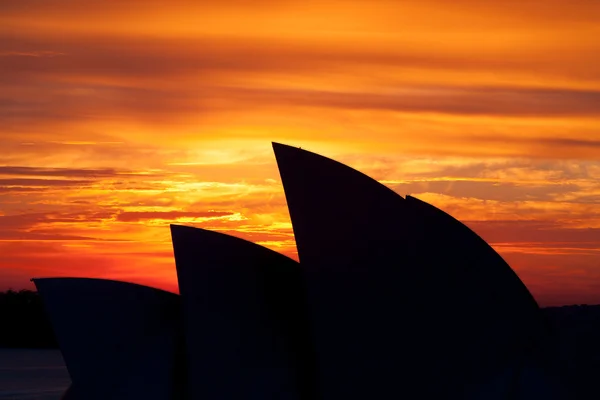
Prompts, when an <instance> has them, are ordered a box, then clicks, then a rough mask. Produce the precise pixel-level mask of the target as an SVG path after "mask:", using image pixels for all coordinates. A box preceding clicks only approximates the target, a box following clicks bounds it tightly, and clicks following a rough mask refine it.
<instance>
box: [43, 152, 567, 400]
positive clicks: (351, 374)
mask: <svg viewBox="0 0 600 400" xmlns="http://www.w3.org/2000/svg"><path fill="white" fill-rule="evenodd" d="M273 148H274V151H275V157H276V159H277V164H278V167H279V171H280V174H281V180H282V182H283V187H284V190H285V195H286V199H287V203H288V207H289V212H290V216H291V220H292V224H293V229H294V235H295V239H296V243H297V249H298V254H299V259H300V262H299V263H298V262H296V261H294V260H292V259H290V258H287V257H285V256H283V255H281V254H279V253H276V252H274V251H272V250H269V249H266V248H264V247H261V246H259V245H257V244H254V243H251V242H248V241H245V240H242V239H239V238H235V237H232V236H227V235H224V234H221V233H216V232H211V231H207V230H203V229H198V228H191V227H185V226H176V225H172V226H171V233H172V239H173V247H174V254H175V265H176V269H177V278H178V282H179V290H180V294H179V295H177V294H174V293H169V292H165V291H162V290H158V289H155V288H151V287H146V286H140V285H136V284H131V283H125V282H117V281H110V280H101V279H81V278H43V279H34V282H35V284H36V286H37V289H38V291H39V293H40V294H41V296H42V298H43V300H44V305H45V307H46V311H47V313H48V315H49V317H50V319H51V322H52V325H53V328H54V331H55V335H56V337H57V340H58V342H59V345H60V349H61V351H62V354H63V357H64V360H65V363H66V365H67V368H68V371H69V374H70V376H71V379H72V387H71V388H70V389H69V390H68V392H67V394H66V395H65V398H68V399H77V400H79V399H86V400H90V399H102V400H106V399H138V398H139V399H144V400H167V399H182V400H184V399H185V400H188V399H191V400H195V399H202V400H215V399H247V400H254V399H256V400H259V399H264V400H275V399H278V400H309V399H310V400H312V399H318V400H354V399H356V400H359V399H360V400H370V399H376V400H377V399H469V400H470V399H486V400H487V399H542V398H543V399H559V398H560V399H562V398H565V399H569V398H571V396H570V395H569V393H568V392H567V391H566V389H565V387H568V385H567V384H565V382H563V380H562V378H561V377H562V374H561V371H560V366H559V364H560V363H558V362H557V360H556V357H555V356H554V355H553V352H552V351H551V350H550V347H549V346H548V338H549V332H548V327H547V325H546V324H545V320H544V318H543V316H542V314H541V312H540V309H539V307H538V305H537V303H536V302H535V300H534V299H533V297H532V296H531V294H530V293H529V291H528V290H527V288H526V287H525V285H524V284H523V283H522V282H521V281H520V280H519V278H518V276H517V275H516V274H515V273H514V272H513V270H512V269H511V268H510V267H509V265H507V264H506V262H505V261H504V260H503V259H502V258H501V257H500V256H499V255H498V254H497V253H496V252H495V251H494V250H493V249H492V248H491V247H490V246H489V245H488V244H487V243H486V242H485V241H484V240H482V239H481V238H480V237H479V236H477V235H476V234H475V233H474V232H473V231H471V230H470V229H469V228H467V227H466V226H465V225H463V224H462V223H461V222H459V221H457V220H456V219H454V218H453V217H451V216H450V215H448V214H446V213H444V212H443V211H441V210H439V209H437V208H435V207H433V206H431V205H430V204H427V203H425V202H423V201H421V200H419V199H416V198H414V197H411V196H406V197H401V196H400V195H398V194H397V193H395V192H393V191H392V190H390V189H389V188H387V187H385V186H383V185H382V184H380V183H378V182H377V181H375V180H374V179H372V178H369V177H368V176H366V175H364V174H362V173H360V172H358V171H356V170H354V169H352V168H350V167H347V166H345V165H343V164H340V163H338V162H336V161H333V160H331V159H328V158H325V157H322V156H320V155H317V154H314V153H311V152H308V151H305V150H301V149H298V148H295V147H290V146H286V145H282V144H276V143H275V144H273ZM74 299H75V301H74Z"/></svg>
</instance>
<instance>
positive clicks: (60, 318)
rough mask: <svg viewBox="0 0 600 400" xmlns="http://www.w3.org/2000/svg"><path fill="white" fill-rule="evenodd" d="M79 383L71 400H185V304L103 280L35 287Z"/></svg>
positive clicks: (138, 287)
mask: <svg viewBox="0 0 600 400" xmlns="http://www.w3.org/2000/svg"><path fill="white" fill-rule="evenodd" d="M34 283H35V286H36V287H37V290H38V292H39V293H40V295H41V296H42V298H43V300H44V306H45V309H46V313H47V314H48V317H49V318H50V321H51V323H52V327H53V329H54V333H55V335H56V339H57V341H58V344H59V346H60V350H61V352H62V355H63V358H64V360H65V364H66V366H67V370H68V371H69V375H70V376H71V380H72V388H71V390H70V393H69V397H68V398H69V399H86V400H96V399H98V400H106V399H115V400H121V399H123V400H125V399H137V398H140V399H156V400H159V399H180V398H181V397H180V393H179V386H180V385H179V382H178V380H179V378H178V375H179V371H178V365H181V361H182V360H181V359H178V357H177V355H178V353H179V352H178V351H177V346H178V341H179V334H178V330H179V327H180V309H181V307H180V304H179V296H177V295H175V294H173V293H169V292H165V291H163V290H159V289H154V288H150V287H147V286H141V285H136V284H132V283H125V282H117V281H110V280H104V279H85V278H47V279H34Z"/></svg>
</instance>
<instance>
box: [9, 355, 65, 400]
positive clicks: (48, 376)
mask: <svg viewBox="0 0 600 400" xmlns="http://www.w3.org/2000/svg"><path fill="white" fill-rule="evenodd" d="M70 383H71V380H70V379H69V374H68V372H67V369H66V367H65V364H64V362H63V359H62V356H61V354H60V351H58V350H30V349H0V400H8V399H12V400H57V399H59V398H60V397H61V395H62V394H63V393H64V391H65V390H66V389H67V387H68V386H69V384H70Z"/></svg>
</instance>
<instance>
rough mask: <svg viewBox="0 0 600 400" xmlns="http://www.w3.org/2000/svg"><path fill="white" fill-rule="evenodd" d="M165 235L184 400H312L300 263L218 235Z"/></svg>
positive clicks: (184, 231) (175, 230)
mask: <svg viewBox="0 0 600 400" xmlns="http://www.w3.org/2000/svg"><path fill="white" fill-rule="evenodd" d="M171 234H172V237H173V247H174V249H175V264H176V268H177V278H178V281H179V292H180V295H181V300H182V306H183V310H184V326H185V328H184V329H185V337H186V349H187V351H186V356H187V371H188V372H187V382H188V386H187V388H188V393H189V396H190V398H192V399H281V400H286V399H310V398H314V393H312V390H313V387H312V384H311V375H312V372H311V371H312V370H313V369H314V365H313V364H312V361H313V360H312V358H311V350H312V345H311V344H310V343H309V342H308V335H307V329H306V308H305V307H304V290H303V287H302V283H301V275H300V266H299V265H298V263H297V262H296V261H294V260H292V259H290V258H288V257H286V256H284V255H282V254H279V253H276V252H274V251H272V250H269V249H267V248H265V247H262V246H259V245H257V244H254V243H252V242H248V241H246V240H243V239H240V238H236V237H233V236H229V235H225V234H222V233H217V232H211V231H207V230H204V229H198V228H191V227H186V226H177V225H172V226H171Z"/></svg>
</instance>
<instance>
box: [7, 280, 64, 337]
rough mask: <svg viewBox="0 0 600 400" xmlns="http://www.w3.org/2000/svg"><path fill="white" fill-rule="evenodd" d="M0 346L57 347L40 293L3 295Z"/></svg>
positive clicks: (10, 293)
mask: <svg viewBox="0 0 600 400" xmlns="http://www.w3.org/2000/svg"><path fill="white" fill-rule="evenodd" d="M0 347H13V348H58V345H57V343H56V338H55V337H54V332H53V331H52V326H51V325H50V321H49V320H48V317H46V312H45V310H44V305H43V304H42V299H41V297H40V296H39V295H38V294H37V292H34V291H31V290H19V291H14V290H8V291H6V292H0Z"/></svg>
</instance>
